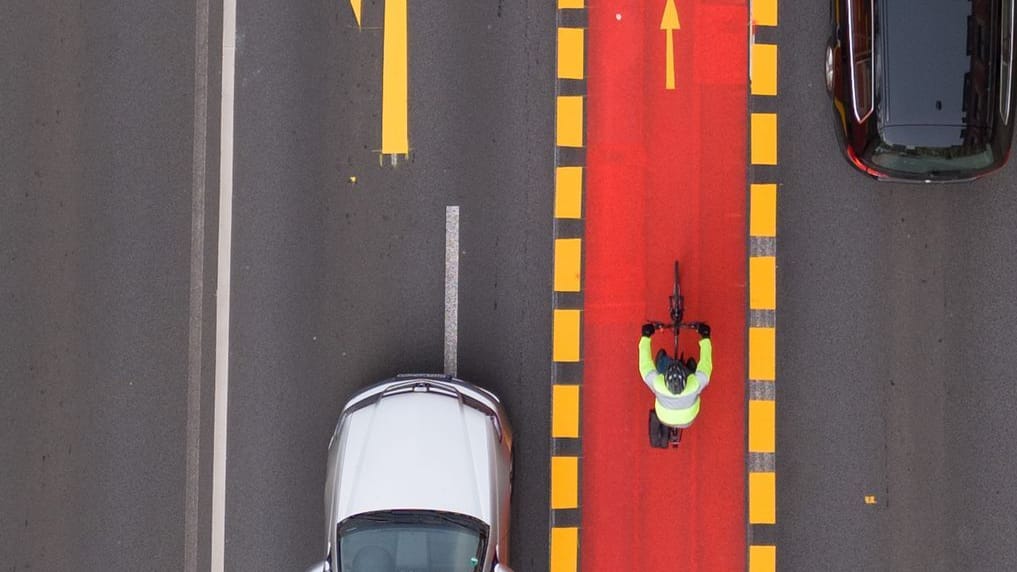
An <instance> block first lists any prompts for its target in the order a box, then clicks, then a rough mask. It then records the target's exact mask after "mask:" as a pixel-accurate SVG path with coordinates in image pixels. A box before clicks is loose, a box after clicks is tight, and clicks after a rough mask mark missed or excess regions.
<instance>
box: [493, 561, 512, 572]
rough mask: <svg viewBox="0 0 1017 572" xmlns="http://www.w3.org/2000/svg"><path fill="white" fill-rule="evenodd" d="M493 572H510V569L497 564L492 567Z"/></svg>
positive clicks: (499, 563)
mask: <svg viewBox="0 0 1017 572" xmlns="http://www.w3.org/2000/svg"><path fill="white" fill-rule="evenodd" d="M494 572H512V569H511V568H509V567H508V566H505V565H504V564H502V563H501V562H498V563H496V564H495V565H494Z"/></svg>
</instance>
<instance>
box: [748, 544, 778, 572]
mask: <svg viewBox="0 0 1017 572" xmlns="http://www.w3.org/2000/svg"><path fill="white" fill-rule="evenodd" d="M776 571H777V547H776V546H765V545H760V546H750V547H749V572H776Z"/></svg>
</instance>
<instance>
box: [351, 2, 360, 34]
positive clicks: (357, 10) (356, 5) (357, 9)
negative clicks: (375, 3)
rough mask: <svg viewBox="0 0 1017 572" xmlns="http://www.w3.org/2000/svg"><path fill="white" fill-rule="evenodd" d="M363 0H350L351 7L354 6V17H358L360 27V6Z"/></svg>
mask: <svg viewBox="0 0 1017 572" xmlns="http://www.w3.org/2000/svg"><path fill="white" fill-rule="evenodd" d="M361 4H362V0H350V7H352V8H353V17H354V18H356V19H357V27H358V28H359V27H360V6H361Z"/></svg>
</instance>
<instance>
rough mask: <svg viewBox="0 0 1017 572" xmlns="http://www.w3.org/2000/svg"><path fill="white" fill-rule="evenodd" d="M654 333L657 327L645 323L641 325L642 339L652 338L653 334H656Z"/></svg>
mask: <svg viewBox="0 0 1017 572" xmlns="http://www.w3.org/2000/svg"><path fill="white" fill-rule="evenodd" d="M656 331H657V326H655V325H654V324H653V323H651V322H646V323H645V324H643V330H642V332H643V336H644V337H647V338H648V337H650V336H652V335H653V333H654V332H656Z"/></svg>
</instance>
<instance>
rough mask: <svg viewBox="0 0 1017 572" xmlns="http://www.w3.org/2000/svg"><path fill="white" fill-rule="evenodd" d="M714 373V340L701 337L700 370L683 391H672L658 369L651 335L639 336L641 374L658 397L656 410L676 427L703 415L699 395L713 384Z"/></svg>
mask: <svg viewBox="0 0 1017 572" xmlns="http://www.w3.org/2000/svg"><path fill="white" fill-rule="evenodd" d="M711 373H713V343H712V342H711V341H710V339H709V338H704V339H701V340H699V362H698V363H697V364H696V371H695V373H693V374H692V375H690V376H689V378H688V380H687V381H686V382H685V389H683V390H682V392H681V393H678V394H675V393H671V392H670V391H669V390H668V389H667V381H666V380H665V379H664V374H662V373H660V372H658V371H657V366H656V364H654V363H653V357H652V356H651V355H650V338H649V337H647V336H643V337H641V338H639V375H640V376H641V377H642V378H643V383H645V384H646V386H647V387H649V388H650V391H652V392H653V395H654V396H655V397H656V398H657V399H656V403H655V404H654V409H656V411H657V417H658V418H659V419H660V422H661V423H664V424H665V425H671V426H673V427H688V426H689V425H691V424H692V421H694V420H695V418H696V415H699V394H700V393H702V392H703V390H704V389H706V386H707V385H709V384H710V374H711Z"/></svg>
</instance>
